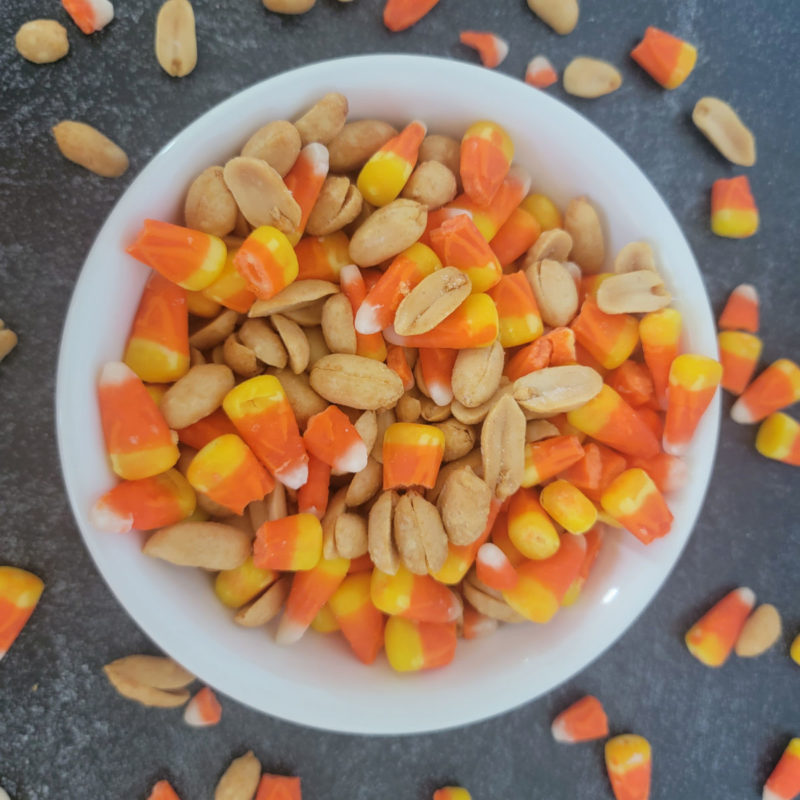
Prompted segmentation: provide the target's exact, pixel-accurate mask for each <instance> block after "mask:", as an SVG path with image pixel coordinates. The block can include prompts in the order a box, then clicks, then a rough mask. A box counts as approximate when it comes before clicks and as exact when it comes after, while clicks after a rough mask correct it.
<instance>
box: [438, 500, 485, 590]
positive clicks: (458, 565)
mask: <svg viewBox="0 0 800 800" xmlns="http://www.w3.org/2000/svg"><path fill="white" fill-rule="evenodd" d="M499 510H500V503H499V502H498V501H496V500H493V501H492V503H491V504H490V506H489V518H488V520H487V521H486V527H485V528H484V530H483V533H481V535H480V536H479V537H478V538H477V539H476V540H475V541H474V542H472V544H465V545H457V544H453V543H452V542H448V543H447V558H446V559H445V562H444V566H443V567H442V568H441V569H439V570H438V571H437V572H434V573H432V577H434V578H435V579H436V580H437V581H439V583H445V584H447V585H448V586H452V585H454V584H457V583H458V582H459V581H460V580H461V579H462V578H463V577H464V576H465V575H466V574H467V572H468V571H469V568H470V567H471V566H472V565H473V563H474V562H475V558H476V556H477V554H478V550H480V547H481V545H482V544H483V543H484V542H485V541H486V540H487V539H488V538H489V534H490V533H491V531H492V526H493V525H494V524H495V520H496V518H497V515H498V513H499Z"/></svg>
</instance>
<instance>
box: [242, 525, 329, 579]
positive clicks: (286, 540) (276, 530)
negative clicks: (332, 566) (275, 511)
mask: <svg viewBox="0 0 800 800" xmlns="http://www.w3.org/2000/svg"><path fill="white" fill-rule="evenodd" d="M321 556H322V526H321V525H320V522H319V520H318V519H317V518H316V517H315V516H313V515H311V514H293V515H291V516H288V517H282V518H281V519H276V520H267V521H266V522H265V523H264V524H263V525H262V526H261V527H260V528H259V529H258V530H257V531H256V539H255V542H254V543H253V564H255V566H257V567H258V568H259V569H277V570H286V571H290V572H297V571H299V570H307V569H313V568H314V567H316V566H317V564H318V563H319V560H320V558H321Z"/></svg>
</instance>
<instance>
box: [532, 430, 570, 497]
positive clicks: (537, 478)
mask: <svg viewBox="0 0 800 800" xmlns="http://www.w3.org/2000/svg"><path fill="white" fill-rule="evenodd" d="M583 456H584V449H583V447H582V446H581V443H580V441H579V440H578V437H577V436H551V437H550V438H548V439H541V440H540V441H538V442H528V443H527V444H526V445H525V474H524V476H523V478H522V485H523V486H536V484H538V483H543V482H544V481H546V480H548V479H550V478H552V477H554V476H555V475H558V473H559V472H563V471H564V470H565V469H567V468H568V467H570V466H571V465H572V464H575V463H576V462H577V461H579V460H580V459H582V458H583Z"/></svg>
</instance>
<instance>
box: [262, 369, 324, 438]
mask: <svg viewBox="0 0 800 800" xmlns="http://www.w3.org/2000/svg"><path fill="white" fill-rule="evenodd" d="M270 373H271V374H273V375H274V376H275V377H276V378H277V379H278V380H279V381H280V382H281V386H283V391H284V392H286V398H287V400H288V401H289V405H290V406H291V407H292V411H294V415H295V417H296V418H297V424H298V425H299V426H300V428H301V429H302V428H305V427H306V425H307V424H308V420H309V419H311V417H313V416H314V414H319V413H320V412H321V411H324V410H325V409H326V408H327V407H328V402H327V401H326V400H324V399H323V398H322V397H320V396H319V395H318V394H317V393H316V392H315V391H314V390H313V389H312V388H311V383H310V382H309V379H308V373H306V372H303V373H300V374H299V375H295V374H294V373H293V372H291V371H290V370H288V369H284V370H270Z"/></svg>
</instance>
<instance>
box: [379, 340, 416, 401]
mask: <svg viewBox="0 0 800 800" xmlns="http://www.w3.org/2000/svg"><path fill="white" fill-rule="evenodd" d="M386 366H387V367H389V369H390V370H392V372H394V373H395V374H396V375H397V376H398V377H399V378H400V380H401V381H402V382H403V389H405V391H407V392H410V391H411V390H412V389H413V388H414V383H415V381H414V373H413V372H412V371H411V365H410V364H409V363H408V359H407V358H406V353H405V350H404V349H403V348H402V347H400V346H399V345H396V344H390V345H389V346H388V347H387V348H386Z"/></svg>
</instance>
